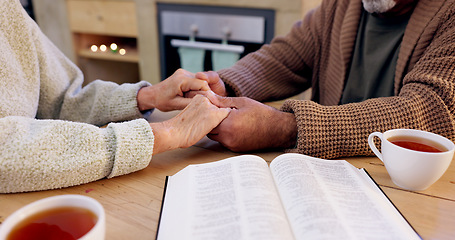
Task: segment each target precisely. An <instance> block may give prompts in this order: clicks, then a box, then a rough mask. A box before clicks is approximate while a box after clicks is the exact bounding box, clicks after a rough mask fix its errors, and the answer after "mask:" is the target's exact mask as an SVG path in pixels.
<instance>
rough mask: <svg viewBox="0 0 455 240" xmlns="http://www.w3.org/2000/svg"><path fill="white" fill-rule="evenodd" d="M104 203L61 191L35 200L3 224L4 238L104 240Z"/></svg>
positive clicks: (2, 233) (0, 235) (13, 239)
mask: <svg viewBox="0 0 455 240" xmlns="http://www.w3.org/2000/svg"><path fill="white" fill-rule="evenodd" d="M105 218H106V217H105V213H104V208H103V206H102V205H101V204H100V203H99V202H98V201H96V200H95V199H93V198H90V197H87V196H82V195H70V194H69V195H59V196H54V197H48V198H44V199H41V200H38V201H35V202H32V203H30V204H28V205H26V206H24V207H22V208H20V209H19V210H17V211H16V212H14V213H13V214H12V215H10V216H9V217H8V218H6V220H5V221H4V222H3V223H2V224H1V225H0V239H6V240H15V239H61V240H65V239H80V240H103V239H104V236H105V231H106V223H105V222H106V220H105Z"/></svg>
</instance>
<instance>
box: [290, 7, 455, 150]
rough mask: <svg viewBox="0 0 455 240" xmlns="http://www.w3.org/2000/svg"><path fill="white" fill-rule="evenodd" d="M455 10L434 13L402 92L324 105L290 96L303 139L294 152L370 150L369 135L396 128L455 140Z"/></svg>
mask: <svg viewBox="0 0 455 240" xmlns="http://www.w3.org/2000/svg"><path fill="white" fill-rule="evenodd" d="M454 15H455V10H454V7H453V4H452V5H451V6H446V11H445V13H442V14H440V15H439V16H438V17H436V18H434V21H438V22H437V23H433V24H436V25H437V26H438V27H437V29H436V31H435V33H434V38H433V39H432V41H431V43H430V44H429V45H428V47H427V48H426V50H425V51H424V53H423V55H422V57H421V58H420V59H419V60H418V61H417V63H416V64H415V65H414V67H413V68H412V69H411V70H410V71H409V72H408V73H407V74H406V75H405V77H404V79H403V81H402V87H401V88H400V90H399V92H398V95H397V96H393V97H384V98H375V99H369V100H366V101H363V102H360V103H352V104H345V105H339V106H322V105H320V104H317V103H315V102H312V101H303V100H288V101H286V102H285V103H284V105H283V107H282V110H283V111H287V112H292V113H294V114H295V117H296V120H297V128H298V143H297V147H296V148H295V149H288V150H287V151H289V152H300V153H305V154H309V155H312V156H319V157H324V158H338V157H345V156H354V155H371V154H372V152H371V151H370V149H369V147H368V141H367V139H368V135H369V134H370V133H372V132H374V131H379V132H384V131H386V130H389V129H396V128H412V129H421V130H425V131H430V132H434V133H437V134H440V135H443V136H445V137H447V138H449V139H450V140H452V141H454V140H455V119H454V116H455V70H454V67H453V66H455V16H454Z"/></svg>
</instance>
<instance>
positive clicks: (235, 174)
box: [157, 153, 421, 240]
mask: <svg viewBox="0 0 455 240" xmlns="http://www.w3.org/2000/svg"><path fill="white" fill-rule="evenodd" d="M157 239H159V240H166V239H261V240H262V239H280V240H285V239H406V240H409V239H421V238H420V236H419V235H418V234H417V233H416V232H415V231H414V229H413V228H412V227H411V226H410V225H409V223H408V222H407V221H406V220H405V219H404V218H403V216H402V215H401V214H400V212H399V211H398V210H397V209H396V208H395V207H394V205H393V204H392V203H391V202H390V200H389V199H388V198H387V196H386V195H385V194H384V193H383V192H382V190H381V189H380V188H379V187H378V186H377V185H376V183H375V182H374V181H373V180H372V179H371V177H370V176H369V175H368V173H367V172H366V171H365V170H364V169H357V168H355V167H354V166H353V165H351V164H350V163H348V162H346V161H344V160H323V159H319V158H313V157H309V156H306V155H301V154H293V153H287V154H282V155H280V156H278V157H277V158H275V159H274V160H273V161H272V162H271V164H270V167H269V166H268V164H267V162H266V161H264V160H263V159H262V158H260V157H258V156H254V155H242V156H238V157H232V158H227V159H224V160H221V161H217V162H212V163H206V164H199V165H190V166H188V167H186V168H185V169H183V170H181V171H180V172H178V173H177V174H175V175H173V176H170V177H168V178H167V183H166V189H165V195H164V199H163V203H162V210H161V216H160V223H159V226H158V232H157Z"/></svg>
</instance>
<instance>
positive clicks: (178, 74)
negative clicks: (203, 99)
mask: <svg viewBox="0 0 455 240" xmlns="http://www.w3.org/2000/svg"><path fill="white" fill-rule="evenodd" d="M208 90H210V87H209V85H208V82H207V81H206V80H201V79H197V78H196V77H195V74H193V73H191V72H188V71H186V70H184V69H179V70H177V71H175V73H174V74H173V75H172V76H170V77H169V78H167V79H166V80H164V81H161V82H159V83H158V84H155V85H152V86H148V87H144V88H142V89H140V90H139V92H138V94H137V102H138V107H139V110H140V111H144V110H149V109H153V108H157V109H159V110H160V111H163V112H167V111H172V110H181V109H183V108H185V107H186V106H187V105H188V104H189V103H190V102H191V99H190V98H186V97H185V93H188V92H191V91H208Z"/></svg>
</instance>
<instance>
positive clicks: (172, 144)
mask: <svg viewBox="0 0 455 240" xmlns="http://www.w3.org/2000/svg"><path fill="white" fill-rule="evenodd" d="M230 110H231V109H229V108H219V107H217V106H215V105H213V104H212V103H211V102H210V101H209V99H208V98H207V97H205V96H202V95H197V96H195V97H194V98H193V99H192V100H191V102H190V104H189V105H188V106H187V107H186V108H185V109H183V111H182V112H180V113H179V114H178V115H177V116H175V117H173V118H172V119H169V120H167V121H164V122H159V123H151V124H150V125H151V127H152V129H153V132H154V135H155V145H154V150H153V154H158V153H160V152H164V151H168V150H172V149H176V148H186V147H189V146H192V145H193V144H195V143H196V142H198V141H199V140H201V139H202V138H203V137H204V136H205V135H207V134H208V133H209V132H210V131H211V130H212V129H213V128H215V127H216V126H217V125H218V124H219V123H220V122H221V121H222V120H223V119H225V118H226V116H228V114H229V112H230Z"/></svg>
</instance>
